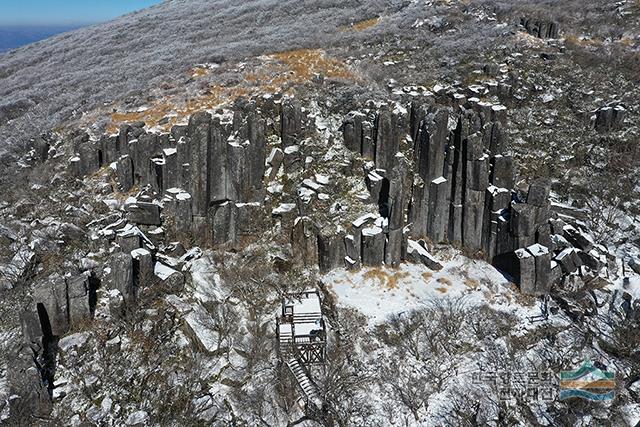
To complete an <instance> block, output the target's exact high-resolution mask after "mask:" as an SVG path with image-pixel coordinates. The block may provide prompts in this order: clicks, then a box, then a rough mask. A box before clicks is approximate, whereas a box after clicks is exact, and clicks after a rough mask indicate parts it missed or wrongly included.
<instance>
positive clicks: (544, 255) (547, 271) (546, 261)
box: [527, 243, 551, 295]
mask: <svg viewBox="0 0 640 427" xmlns="http://www.w3.org/2000/svg"><path fill="white" fill-rule="evenodd" d="M527 251H528V252H529V253H530V254H531V255H532V256H533V259H534V264H535V289H533V290H531V291H530V292H529V293H531V294H534V295H545V294H548V293H549V289H550V285H551V253H550V252H549V249H548V248H547V247H545V246H542V245H540V244H538V243H536V244H535V245H532V246H529V247H528V248H527Z"/></svg>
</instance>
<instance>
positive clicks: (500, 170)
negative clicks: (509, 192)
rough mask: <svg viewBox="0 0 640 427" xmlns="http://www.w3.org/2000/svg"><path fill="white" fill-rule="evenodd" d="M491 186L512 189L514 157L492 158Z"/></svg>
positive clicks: (498, 155)
mask: <svg viewBox="0 0 640 427" xmlns="http://www.w3.org/2000/svg"><path fill="white" fill-rule="evenodd" d="M490 182H491V185H494V186H496V187H498V188H507V189H511V188H513V186H514V171H513V157H511V156H504V155H502V154H496V155H495V156H493V157H492V158H491V178H490Z"/></svg>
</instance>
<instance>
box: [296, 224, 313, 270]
mask: <svg viewBox="0 0 640 427" xmlns="http://www.w3.org/2000/svg"><path fill="white" fill-rule="evenodd" d="M316 236H317V230H316V227H315V225H314V224H313V222H312V221H311V219H310V218H309V217H298V218H296V219H295V220H294V223H293V229H292V230H291V250H292V253H293V257H294V260H295V261H296V262H298V263H300V264H302V265H304V266H305V267H314V266H317V265H318V241H317V237H316Z"/></svg>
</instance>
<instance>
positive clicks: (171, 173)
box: [162, 148, 180, 191]
mask: <svg viewBox="0 0 640 427" xmlns="http://www.w3.org/2000/svg"><path fill="white" fill-rule="evenodd" d="M162 155H163V159H164V168H163V173H162V188H163V189H164V190H165V191H166V190H168V189H170V188H176V187H179V185H180V180H179V169H178V150H177V149H175V148H165V149H164V150H162Z"/></svg>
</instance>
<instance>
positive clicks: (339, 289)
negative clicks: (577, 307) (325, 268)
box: [322, 250, 540, 325]
mask: <svg viewBox="0 0 640 427" xmlns="http://www.w3.org/2000/svg"><path fill="white" fill-rule="evenodd" d="M435 258H436V259H438V260H439V261H440V262H441V263H442V265H443V267H444V268H443V269H442V270H440V271H432V270H430V269H428V268H427V267H425V266H423V265H418V264H410V263H403V264H402V265H401V266H400V267H399V268H397V269H393V268H386V267H381V268H376V267H374V268H369V267H364V268H362V269H361V270H359V271H347V270H345V269H339V270H334V271H332V272H330V273H328V274H326V275H324V276H323V277H322V281H323V283H324V284H325V285H326V286H327V288H328V289H329V290H331V291H332V292H333V293H334V294H335V295H336V296H337V299H338V304H339V305H342V306H348V307H353V308H356V309H358V310H359V311H360V312H362V313H363V314H364V315H366V316H367V317H368V318H369V321H370V325H375V324H377V323H380V322H383V321H384V320H385V318H386V317H387V316H389V315H390V314H393V313H400V312H403V311H408V310H411V309H414V308H417V307H420V306H422V305H424V304H425V303H427V302H428V301H429V300H431V299H434V298H442V297H450V298H451V297H452V298H457V297H463V298H464V301H465V303H467V304H480V303H489V304H491V305H492V306H494V308H497V309H502V310H507V311H511V312H514V313H515V312H517V313H516V314H518V315H519V316H520V317H527V316H535V315H538V314H540V310H539V307H538V305H537V304H535V303H534V304H532V305H530V306H527V305H522V304H516V303H515V301H514V300H515V299H518V298H522V297H521V296H520V295H519V292H517V291H514V288H513V285H511V284H509V282H508V280H507V279H506V278H505V277H504V276H503V275H502V274H501V273H500V272H498V271H497V270H496V269H495V268H494V267H492V266H491V265H490V264H488V263H486V262H484V261H480V260H472V259H469V258H466V257H464V256H462V255H461V254H460V253H457V252H455V251H453V250H451V251H446V252H443V253H439V254H436V256H435ZM512 302H513V303H512Z"/></svg>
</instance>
